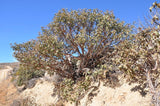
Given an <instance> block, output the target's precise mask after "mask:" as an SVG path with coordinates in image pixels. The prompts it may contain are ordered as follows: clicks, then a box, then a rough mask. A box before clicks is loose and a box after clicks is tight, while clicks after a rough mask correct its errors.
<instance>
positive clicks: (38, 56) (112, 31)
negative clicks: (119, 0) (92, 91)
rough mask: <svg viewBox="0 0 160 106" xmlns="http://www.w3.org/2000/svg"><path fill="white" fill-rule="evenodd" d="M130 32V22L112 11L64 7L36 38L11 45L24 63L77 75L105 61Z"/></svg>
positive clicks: (37, 68) (58, 72)
mask: <svg viewBox="0 0 160 106" xmlns="http://www.w3.org/2000/svg"><path fill="white" fill-rule="evenodd" d="M130 32H131V28H130V26H129V25H125V24H124V22H123V21H119V19H116V18H115V16H114V15H113V13H112V12H109V11H106V12H102V11H100V10H97V9H93V10H90V9H83V10H77V11H74V10H71V11H68V10H65V9H62V10H60V11H59V12H58V13H57V14H55V16H54V18H53V22H51V23H50V24H48V26H47V27H46V28H42V33H40V34H39V37H37V39H36V40H32V41H29V42H26V43H22V44H16V43H15V44H14V45H12V48H13V50H14V56H15V57H16V59H17V60H18V61H20V63H21V66H24V67H26V68H32V69H33V70H46V71H49V72H50V73H53V72H56V73H57V74H59V75H61V76H62V77H66V78H72V79H75V76H76V77H80V76H82V75H83V73H84V72H85V71H86V68H87V69H89V70H91V69H94V68H95V67H97V65H100V64H104V61H105V58H109V57H110V56H111V55H112V54H111V52H112V51H113V49H114V46H115V45H117V44H118V43H120V42H122V41H123V40H124V39H126V38H127V37H128V34H129V33H130Z"/></svg>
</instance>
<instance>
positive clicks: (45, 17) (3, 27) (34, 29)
mask: <svg viewBox="0 0 160 106" xmlns="http://www.w3.org/2000/svg"><path fill="white" fill-rule="evenodd" d="M153 2H155V0H0V63H2V62H14V61H16V60H15V59H14V57H13V56H12V53H13V51H12V49H11V48H10V43H14V42H17V43H22V42H26V41H28V40H30V39H35V38H36V37H37V36H38V32H40V31H41V27H42V26H44V27H45V26H46V25H47V24H48V23H50V22H51V21H52V19H53V17H54V14H55V13H57V12H58V10H60V9H62V8H68V9H75V10H76V9H82V8H87V9H95V8H97V9H100V10H103V11H105V10H112V11H113V12H114V14H115V16H116V17H117V18H120V20H123V21H125V22H126V23H132V22H133V21H139V20H142V21H143V19H144V18H143V17H144V16H146V15H147V14H148V12H149V7H150V6H151V5H152V3H153ZM157 2H158V1H157Z"/></svg>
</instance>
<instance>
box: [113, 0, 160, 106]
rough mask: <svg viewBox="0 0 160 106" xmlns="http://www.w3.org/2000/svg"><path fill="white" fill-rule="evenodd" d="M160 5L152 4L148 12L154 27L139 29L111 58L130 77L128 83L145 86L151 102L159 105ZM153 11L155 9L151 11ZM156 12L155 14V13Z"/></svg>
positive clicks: (119, 46)
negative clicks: (132, 82)
mask: <svg viewBox="0 0 160 106" xmlns="http://www.w3.org/2000/svg"><path fill="white" fill-rule="evenodd" d="M159 8H160V4H158V3H156V2H155V3H153V6H152V7H151V8H150V11H151V13H152V15H153V14H154V15H153V17H152V24H154V27H147V28H145V29H143V28H139V29H138V33H136V34H134V35H131V36H130V37H129V39H127V40H125V41H123V42H121V43H120V44H119V45H118V46H116V51H117V52H116V53H117V55H116V58H113V60H114V61H115V63H116V65H117V66H119V70H121V71H123V72H125V73H126V75H129V76H130V81H134V82H139V83H140V84H147V85H148V87H149V89H150V93H151V94H152V102H153V103H154V104H155V105H156V106H159V105H160V91H159V89H160V86H159V83H160V82H159V81H160V76H159V75H160V67H159V65H160V36H159V35H160V29H159V25H160V24H159V15H158V14H159V13H157V12H158V10H159ZM153 9H155V10H154V11H153ZM155 12H156V13H155Z"/></svg>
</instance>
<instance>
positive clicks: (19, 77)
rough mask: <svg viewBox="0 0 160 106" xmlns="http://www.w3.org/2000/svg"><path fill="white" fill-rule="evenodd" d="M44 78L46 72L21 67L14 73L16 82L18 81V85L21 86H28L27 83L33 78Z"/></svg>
mask: <svg viewBox="0 0 160 106" xmlns="http://www.w3.org/2000/svg"><path fill="white" fill-rule="evenodd" d="M42 76H44V71H39V70H33V69H27V68H24V67H22V66H21V67H20V68H19V69H18V70H17V71H16V72H15V73H14V80H16V84H17V85H18V86H21V85H23V84H27V82H28V81H29V80H30V79H32V78H38V77H42Z"/></svg>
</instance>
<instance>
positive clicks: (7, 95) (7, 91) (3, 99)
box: [0, 66, 18, 106]
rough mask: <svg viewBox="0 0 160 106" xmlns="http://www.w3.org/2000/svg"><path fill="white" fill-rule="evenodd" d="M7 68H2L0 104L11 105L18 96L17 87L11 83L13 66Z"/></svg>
mask: <svg viewBox="0 0 160 106" xmlns="http://www.w3.org/2000/svg"><path fill="white" fill-rule="evenodd" d="M6 68H7V69H3V70H0V106H10V104H11V103H12V102H13V100H15V99H16V98H17V97H18V92H17V88H16V87H15V86H14V85H13V84H12V83H11V78H10V77H9V76H8V75H9V72H10V71H11V70H12V68H11V67H9V66H7V67H6Z"/></svg>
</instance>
